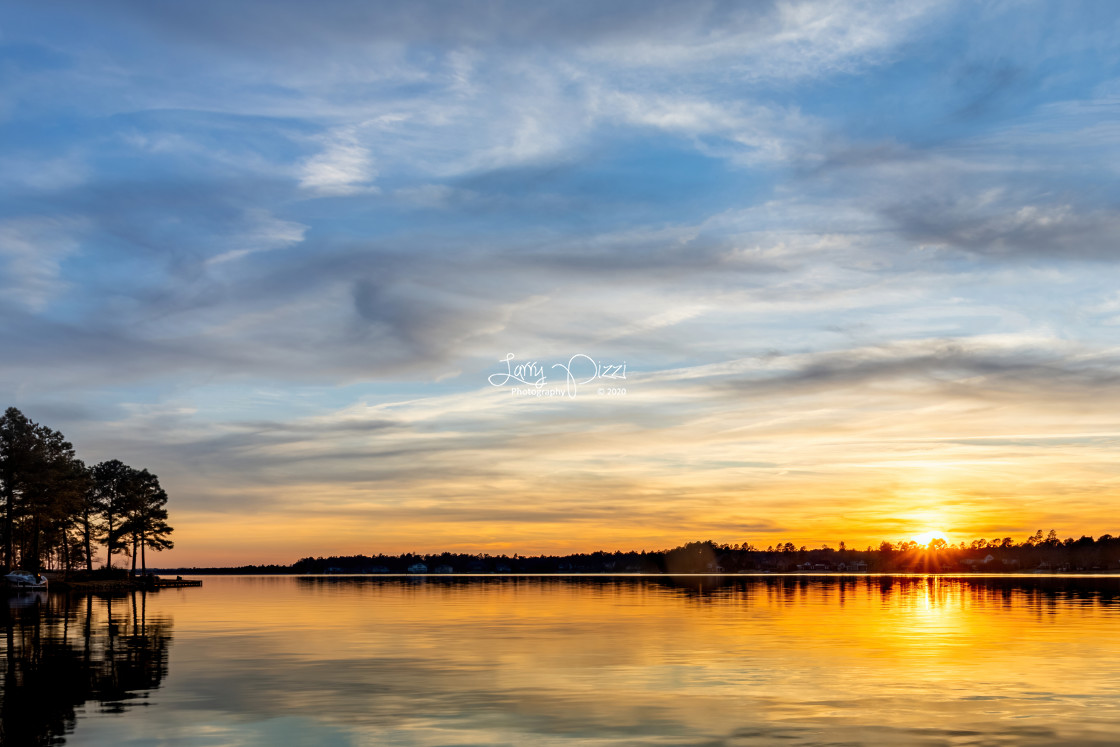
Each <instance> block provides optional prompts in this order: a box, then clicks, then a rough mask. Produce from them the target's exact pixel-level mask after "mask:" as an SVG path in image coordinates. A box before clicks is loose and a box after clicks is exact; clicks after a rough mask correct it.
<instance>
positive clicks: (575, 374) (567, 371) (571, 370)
mask: <svg viewBox="0 0 1120 747" xmlns="http://www.w3.org/2000/svg"><path fill="white" fill-rule="evenodd" d="M501 362H502V363H503V364H505V371H502V372H500V373H495V374H490V376H488V377H487V381H489V382H490V386H496V387H510V388H511V391H512V392H513V395H514V396H515V397H571V398H573V399H574V398H575V396H576V395H577V394H578V393H579V391H580V387H585V388H586V387H587V385H588V384H592V383H594V382H598V386H597V387H596V390H595V393H596V394H597V395H599V396H600V397H615V396H620V395H624V394H626V385H625V383H622V384H620V383H619V382H625V381H626V361H623V362H622V363H617V364H616V363H603V362H602V361H597V360H595V359H594V358H592V357H591V356H590V355H584V354H583V353H576V354H575V355H573V356H572V357H571V358H569V359H568V362H567V363H553V364H552V366H551V367H550V368H549V369H548V370H547V371H546V369H545V367H544V364H542V363H538V362H537V361H526V362H524V363H521V362H518V361H517V356H515V355H514V354H513V353H509V354H507V355H506V357H505V358H502V360H501ZM556 369H560V370H561V371H562V372H563V374H562V375H563V383H562V385H561V384H560V383H559V382H557V383H556V384H551V385H550V383H549V379H548V377H549V373H548V371H551V372H553V373H552V375H553V376H554V377H555V378H556V379H560V378H561V374H559V373H555V370H556ZM511 384H512V386H511Z"/></svg>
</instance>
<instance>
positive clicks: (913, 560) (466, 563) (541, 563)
mask: <svg viewBox="0 0 1120 747" xmlns="http://www.w3.org/2000/svg"><path fill="white" fill-rule="evenodd" d="M417 564H419V565H423V566H424V567H425V568H426V569H427V571H428V572H433V573H444V572H447V573H737V572H740V571H745V572H751V571H762V572H765V571H772V572H778V573H781V572H796V571H844V572H848V571H866V572H871V573H933V572H946V573H951V572H963V571H969V572H989V573H991V572H996V573H1007V572H1016V571H1030V570H1043V571H1047V570H1050V571H1073V572H1076V571H1086V572H1093V571H1115V570H1117V569H1120V537H1114V536H1112V535H1111V534H1104V535H1101V536H1100V537H1099V538H1097V539H1093V538H1092V537H1089V536H1083V537H1081V538H1080V539H1076V540H1075V539H1073V538H1072V537H1071V538H1067V539H1064V540H1062V539H1059V538H1058V535H1057V532H1055V531H1053V530H1051V531H1050V533H1049V534H1048V535H1043V533H1042V531H1041V530H1040V531H1038V532H1036V533H1035V534H1033V535H1032V536H1030V537H1027V538H1026V539H1024V540H1023V541H1022V542H1015V541H1014V540H1012V539H1011V538H1010V537H1004V538H999V539H992V540H973V541H972V542H961V543H959V544H956V545H950V544H948V543H947V542H946V541H945V540H943V539H934V540H932V541H930V542H929V543H927V544H924V545H923V544H920V543H918V542H915V541H913V540H906V541H902V542H898V543H893V542H882V543H880V545H879V546H878V547H877V548H873V547H870V546H869V547H867V549H866V550H856V549H852V548H849V547H848V546H847V544H846V543H844V542H840V543H839V547H830V546H828V545H823V546H821V547H815V548H809V547H806V546H804V545H802V546H800V547H798V546H797V545H795V544H794V543H792V542H783V543H778V544H777V545H769V546H768V547H766V548H765V549H762V548H760V547H756V546H755V545H753V544H751V543H750V542H742V543H739V544H729V543H721V542H714V541H712V540H707V541H703V542H689V543H687V544H684V545H681V546H679V547H675V548H673V549H671V550H659V551H635V550H632V551H628V552H626V551H603V550H600V551H597V552H589V553H573V554H570V555H538V556H526V555H519V554H514V555H512V556H511V555H489V554H486V553H480V554H471V553H450V552H443V553H403V554H400V555H386V554H376V555H374V554H371V555H346V556H339V555H335V556H331V557H317V558H311V557H308V558H302V559H300V560H298V561H296V562H295V563H292V564H291V565H253V566H241V567H238V568H179V569H175V570H177V571H179V572H183V573H188V572H189V573H232V574H237V573H242V574H266V573H278V574H282V573H296V574H332V573H344V574H377V573H408V572H409V570H410V569H411V568H413V567H415V566H417ZM446 569H450V570H446Z"/></svg>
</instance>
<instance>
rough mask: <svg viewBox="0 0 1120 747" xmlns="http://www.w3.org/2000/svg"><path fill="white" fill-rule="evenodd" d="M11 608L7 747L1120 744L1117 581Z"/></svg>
mask: <svg viewBox="0 0 1120 747" xmlns="http://www.w3.org/2000/svg"><path fill="white" fill-rule="evenodd" d="M202 578H203V581H204V584H203V586H202V587H201V588H187V589H167V590H160V591H157V592H148V593H135V594H130V595H124V596H115V597H105V596H69V597H67V596H66V595H62V594H54V593H52V594H51V595H50V596H49V597H48V596H47V595H45V594H38V595H30V596H24V597H13V598H11V599H10V600H9V603H8V605H7V610H6V613H5V615H6V616H5V619H4V626H5V632H6V635H5V637H4V639H3V644H2V645H3V655H4V662H3V664H4V666H3V667H2V668H0V672H2V675H0V676H2V677H3V680H2V695H3V701H2V703H3V708H2V719H3V729H4V732H3V742H4V743H5V744H12V745H16V744H52V743H58V742H59V740H60V739H65V743H66V744H72V745H262V746H263V745H382V744H388V745H561V744H562V745H576V744H578V745H647V744H649V745H764V744H782V745H858V744H867V745H903V744H904V745H1004V744H1006V745H1057V744H1063V745H1067V744H1100V745H1106V744H1108V745H1115V744H1116V743H1117V735H1118V734H1120V578H1117V577H1097V578H1076V577H1037V576H1036V577H1021V576H1020V577H965V578H960V577H937V576H904V577H900V576H893V577H888V576H840V577H837V576H831V577H829V576H819V577H817V576H805V575H801V576H778V575H774V576H723V577H674V578H668V577H655V576H645V577H603V576H593V577H588V576H583V577H498V576H491V577H435V578H433V577H427V578H420V577H406V578H402V577H368V576H367V577H332V576H328V577H292V576H282V577H246V576H242V577H213V576H208V577H202Z"/></svg>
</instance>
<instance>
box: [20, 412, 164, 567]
mask: <svg viewBox="0 0 1120 747" xmlns="http://www.w3.org/2000/svg"><path fill="white" fill-rule="evenodd" d="M167 519H168V515H167V493H166V492H165V491H164V490H163V488H162V487H160V484H159V479H158V478H157V477H156V476H155V475H154V474H152V473H151V472H149V471H148V470H146V469H135V468H133V467H130V466H128V465H127V464H124V463H123V462H121V461H119V460H117V459H110V460H108V461H105V462H101V463H100V464H96V465H94V466H92V467H88V466H86V464H85V463H84V462H83V461H82V460H81V459H79V458H78V457H77V455H76V454H75V453H74V446H73V445H72V444H71V443H70V442H69V441H67V440H66V438H65V437H64V436H63V435H62V434H61V433H60V432H58V431H56V430H53V429H51V428H49V427H47V426H45V425H41V424H39V423H36V422H34V421H32V420H30V419H29V418H28V417H27V416H26V415H24V414H23V413H22V412H20V411H19V410H18V409H16V408H14V407H9V408H8V409H7V410H6V411H5V412H4V415H3V416H2V417H0V554H2V557H0V564H2V565H3V567H4V569H5V572H7V571H11V570H13V569H15V568H22V569H24V570H30V571H40V570H43V569H63V570H72V569H77V568H81V567H83V566H84V567H85V569H86V570H88V571H93V569H94V563H95V560H96V558H97V557H98V550H99V549H100V547H104V549H105V567H107V568H112V567H113V559H114V557H115V556H118V555H124V556H126V557H128V558H131V561H132V572H133V573H135V572H136V563H137V560H138V559H139V561H140V568H141V572H146V571H147V561H146V551H147V550H154V551H157V552H158V551H161V550H166V549H170V548H171V547H173V546H174V543H173V542H172V541H171V538H170V535H171V533H172V531H173V529H172V527H171V526H170V525H169V524H168V523H167Z"/></svg>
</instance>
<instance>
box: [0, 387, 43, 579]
mask: <svg viewBox="0 0 1120 747" xmlns="http://www.w3.org/2000/svg"><path fill="white" fill-rule="evenodd" d="M34 439H35V424H34V423H33V422H31V421H30V420H29V419H28V418H27V417H26V416H25V415H24V414H23V413H22V412H20V411H19V410H17V409H16V408H14V407H9V408H8V409H7V410H6V411H5V412H4V416H3V417H0V495H2V497H3V511H4V520H3V543H4V568H5V570H11V569H12V568H13V567H14V564H15V522H16V518H17V514H18V512H19V508H20V503H21V502H22V499H23V494H24V491H25V490H26V482H27V473H28V471H29V470H30V468H31V462H32V459H33V456H32V454H33V452H34Z"/></svg>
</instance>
